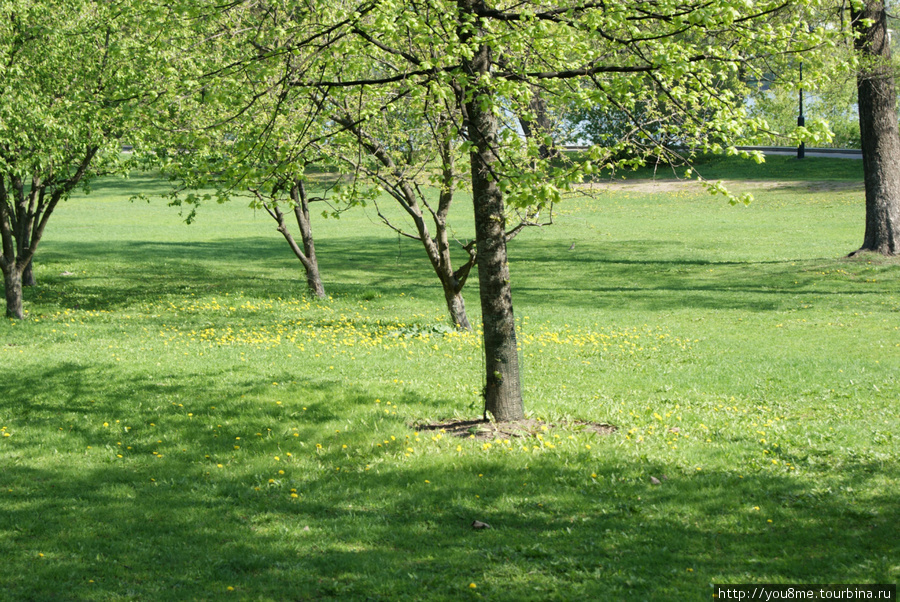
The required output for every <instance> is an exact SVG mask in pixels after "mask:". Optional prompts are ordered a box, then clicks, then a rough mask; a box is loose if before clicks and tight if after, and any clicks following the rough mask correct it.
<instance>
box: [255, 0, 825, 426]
mask: <svg viewBox="0 0 900 602" xmlns="http://www.w3.org/2000/svg"><path fill="white" fill-rule="evenodd" d="M818 2H819V0H804V1H803V2H800V1H799V0H797V1H796V3H795V2H793V1H792V0H761V1H758V2H753V3H750V2H746V1H745V0H696V1H694V0H651V1H650V2H645V1H643V0H642V1H640V2H631V1H626V2H624V3H619V4H616V5H608V4H606V3H598V2H592V1H586V2H579V1H575V2H563V1H555V0H554V1H553V2H532V1H530V0H526V1H524V2H515V3H512V2H502V1H501V2H497V3H494V4H488V3H487V2H485V0H417V1H415V2H410V1H408V0H381V1H379V2H371V1H368V0H364V1H355V2H354V1H352V0H347V1H345V2H341V3H338V4H337V5H335V4H332V3H328V4H325V3H319V4H317V3H313V2H310V1H309V0H306V1H304V2H291V1H288V0H281V1H278V2H276V1H275V0H272V1H271V2H264V1H263V0H254V1H253V2H252V3H251V2H248V3H247V4H248V5H252V6H253V7H254V8H255V9H256V10H264V11H269V12H268V13H267V14H269V13H272V14H274V12H279V14H281V15H284V16H286V21H283V22H282V23H281V24H280V25H279V31H284V32H300V31H302V35H301V34H299V33H295V34H293V35H291V36H289V37H287V38H285V39H284V40H283V41H282V43H281V45H279V46H278V47H266V48H264V47H262V46H260V52H259V54H258V55H257V56H256V57H254V59H253V60H255V61H267V60H279V57H281V56H282V55H285V54H295V53H300V54H304V56H307V57H309V63H308V65H307V66H306V68H304V69H303V70H298V71H295V72H294V73H291V74H288V75H286V76H285V77H286V79H285V81H286V82H287V83H288V85H289V86H292V87H295V88H297V89H298V90H316V91H317V92H316V93H317V94H321V95H325V96H326V97H329V98H335V97H337V98H338V99H339V100H338V102H339V103H340V98H348V99H354V100H353V102H350V103H348V106H352V107H355V108H354V110H353V111H352V112H351V114H350V115H349V118H348V121H347V122H345V123H343V124H342V125H341V124H340V123H339V122H337V120H335V121H336V122H337V123H338V125H340V126H341V128H343V130H344V131H347V130H350V129H352V126H351V124H365V123H366V122H367V121H368V120H369V119H370V118H371V117H372V115H374V114H375V113H377V112H379V111H381V110H383V108H384V106H385V103H387V102H391V103H392V102H398V103H402V102H407V101H409V102H413V101H414V105H413V106H430V107H441V106H444V107H446V108H447V110H446V111H445V118H446V119H447V120H450V121H452V122H453V123H452V127H451V128H450V131H452V132H453V135H454V136H455V137H458V138H459V139H460V140H462V144H461V147H460V149H461V150H462V152H464V153H466V154H467V155H468V166H469V169H468V171H469V175H470V178H471V187H472V193H473V197H474V199H473V206H474V215H475V234H476V241H475V252H476V253H477V269H478V276H479V284H480V300H481V309H482V324H483V329H484V357H485V367H486V374H485V389H484V395H485V413H486V414H488V413H489V414H491V415H493V417H494V418H495V419H497V420H501V421H502V420H516V419H519V418H521V417H523V416H524V404H523V399H522V393H521V385H520V378H519V364H518V353H517V341H516V330H515V321H514V315H513V304H512V287H511V278H510V271H509V263H508V257H507V250H506V240H507V227H506V220H507V216H508V211H507V207H508V206H512V207H526V206H536V207H544V206H547V205H548V204H549V203H551V202H554V201H556V200H558V199H559V198H560V195H561V193H562V192H563V191H565V190H567V189H569V188H570V187H571V185H572V184H573V183H577V182H578V181H580V179H581V178H582V177H583V176H584V175H585V174H590V173H592V172H593V171H594V170H595V169H596V168H597V167H600V166H615V165H617V158H616V157H617V153H619V151H621V150H622V149H624V148H625V147H626V145H627V141H620V142H619V143H618V144H614V145H612V146H610V147H608V148H600V147H594V148H593V149H592V151H591V152H590V160H589V161H586V162H584V163H581V164H577V165H575V164H566V163H565V162H564V161H562V160H561V158H559V157H557V156H555V154H554V153H552V152H550V149H549V145H548V144H547V142H548V140H547V138H546V136H537V137H534V136H533V137H531V138H528V139H526V138H525V137H524V136H522V135H521V133H520V132H521V130H520V129H519V127H517V125H516V122H517V117H521V118H522V122H523V123H522V124H521V125H522V126H525V125H526V124H538V126H539V127H536V128H533V129H534V130H537V131H541V130H543V129H544V127H543V126H542V125H541V123H542V121H545V120H544V117H543V116H542V114H544V115H545V114H546V112H545V110H544V109H543V108H542V103H547V104H550V105H553V106H560V107H562V106H575V107H585V106H590V105H600V106H602V107H607V108H609V109H610V110H612V109H615V110H617V111H621V112H623V113H625V114H628V115H632V116H637V115H638V114H639V113H640V111H639V110H638V109H639V108H640V107H647V106H651V105H652V104H653V103H654V102H656V101H657V100H659V99H664V100H665V105H666V107H667V111H666V112H665V114H664V115H662V116H660V117H656V116H655V117H654V118H655V119H657V120H658V121H659V123H654V124H653V127H654V129H653V130H652V131H656V132H665V133H666V136H667V137H668V138H669V139H677V140H678V141H679V142H680V143H681V144H682V145H683V146H685V147H687V148H697V149H700V150H721V149H723V148H729V147H730V146H731V144H732V142H733V140H735V139H736V138H738V137H740V136H741V135H742V134H744V133H745V131H746V130H747V129H748V128H752V127H753V126H754V125H755V123H754V122H753V121H752V120H748V119H747V118H746V113H745V111H744V110H743V108H742V107H741V106H740V102H738V101H739V99H738V98H736V97H735V95H734V94H732V93H729V92H728V91H727V90H726V91H724V92H723V91H722V90H721V87H720V86H718V85H717V82H718V81H720V79H721V78H722V76H723V73H726V72H729V71H730V72H736V71H737V70H738V69H739V67H740V66H741V65H744V64H747V62H748V61H750V60H751V59H753V58H754V57H759V56H767V55H773V54H777V53H782V52H787V51H791V50H797V49H798V47H799V46H798V44H802V43H804V41H805V40H808V39H812V40H813V42H815V41H816V40H818V39H821V38H822V37H823V36H824V35H825V34H824V32H823V30H821V29H818V30H816V31H813V32H809V31H808V30H807V29H806V28H805V27H802V28H799V29H798V28H797V27H796V26H795V24H793V23H791V22H790V21H791V20H790V19H782V20H779V19H775V18H773V17H775V16H777V15H779V14H786V13H788V12H789V11H790V10H792V9H794V8H796V6H798V5H799V6H802V7H803V8H807V7H809V6H811V5H816V4H818ZM263 7H265V8H263ZM360 65H363V66H364V68H360ZM386 88H389V89H391V90H394V92H392V93H391V94H390V95H389V96H390V98H389V99H386V98H385V96H388V95H382V94H380V91H383V90H385V89H386ZM348 91H349V92H348ZM538 96H539V97H540V98H539V99H538V98H536V97H538ZM370 99H372V102H368V101H369V100H370ZM538 101H540V102H538ZM415 103H418V104H415ZM701 109H702V110H701ZM640 121H641V120H640V119H638V120H637V122H636V125H637V127H639V128H643V131H645V132H651V130H650V129H649V128H647V127H646V126H645V124H642V123H640ZM646 139H647V141H648V142H647V143H646V144H645V146H644V147H643V148H642V150H641V152H643V153H657V152H667V149H666V147H665V146H664V145H663V144H661V143H657V141H656V138H655V136H654V135H652V134H651V135H649V136H647V137H646ZM542 147H543V148H542ZM382 166H384V163H383V162H382Z"/></svg>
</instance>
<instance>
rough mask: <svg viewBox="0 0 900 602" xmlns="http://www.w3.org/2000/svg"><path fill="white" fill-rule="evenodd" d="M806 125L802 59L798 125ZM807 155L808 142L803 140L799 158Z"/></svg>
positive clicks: (801, 65) (801, 62)
mask: <svg viewBox="0 0 900 602" xmlns="http://www.w3.org/2000/svg"><path fill="white" fill-rule="evenodd" d="M805 125H806V119H804V118H803V61H800V116H799V117H797V127H803V126H805ZM805 156H806V144H805V143H804V142H803V141H802V140H801V141H800V146H798V147H797V158H798V159H802V158H804V157H805Z"/></svg>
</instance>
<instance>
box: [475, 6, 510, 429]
mask: <svg viewBox="0 0 900 602" xmlns="http://www.w3.org/2000/svg"><path fill="white" fill-rule="evenodd" d="M471 1H472V0H462V1H461V4H462V5H463V6H464V7H465V8H467V9H468V10H469V11H471V10H472V8H471V6H466V5H467V3H468V2H471ZM465 66H466V67H467V68H468V69H467V70H469V71H470V73H469V76H470V77H471V78H472V79H473V80H474V79H476V78H477V77H478V76H479V75H487V74H488V73H489V72H490V68H491V49H490V47H488V46H484V45H482V46H481V47H479V48H478V50H477V51H476V52H475V55H474V56H473V57H472V59H471V60H469V61H466V62H465ZM473 92H474V93H473V94H471V96H470V97H469V98H468V99H467V101H466V103H465V108H466V116H467V117H468V135H469V140H470V141H471V142H472V143H473V146H472V150H471V152H470V155H469V158H470V161H471V164H472V196H473V204H474V206H475V241H476V249H477V252H478V283H479V286H480V297H481V320H482V324H483V328H484V363H485V369H486V371H487V374H486V377H485V388H484V409H485V414H487V413H490V414H491V415H492V416H493V417H494V419H495V420H499V421H507V420H520V419H522V418H524V417H525V404H524V402H523V400H522V390H521V384H520V375H519V356H518V349H517V345H516V325H515V320H514V319H513V305H512V291H511V289H510V284H509V264H508V262H507V256H506V229H505V226H506V224H505V221H506V220H505V218H504V207H503V193H502V192H501V191H500V188H499V187H498V186H497V182H496V179H497V178H496V174H495V173H494V170H493V167H494V165H495V163H496V155H495V149H496V148H497V145H498V144H499V140H498V139H497V118H496V116H495V115H494V114H493V112H492V108H491V106H486V107H485V106H483V105H482V96H483V95H486V94H490V93H491V92H490V91H489V90H487V89H485V88H482V87H480V86H479V87H478V88H476V89H475V90H474V91H473Z"/></svg>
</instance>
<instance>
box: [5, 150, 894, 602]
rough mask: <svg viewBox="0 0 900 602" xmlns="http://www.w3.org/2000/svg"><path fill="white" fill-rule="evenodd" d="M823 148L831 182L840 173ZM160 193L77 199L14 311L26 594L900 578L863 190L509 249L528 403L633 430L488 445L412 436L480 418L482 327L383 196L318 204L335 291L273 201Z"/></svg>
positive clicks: (640, 198) (880, 264)
mask: <svg viewBox="0 0 900 602" xmlns="http://www.w3.org/2000/svg"><path fill="white" fill-rule="evenodd" d="M819 161H820V162H816V163H814V162H812V161H810V163H809V164H808V165H810V167H809V168H808V171H809V172H811V173H807V176H808V177H811V176H812V175H814V174H815V173H825V172H826V171H827V172H829V173H830V172H831V171H832V168H831V167H828V166H829V165H838V164H837V163H832V162H829V161H825V162H824V163H822V162H821V161H824V160H819ZM726 167H727V166H726ZM837 169H844V167H839V168H837ZM729 171H732V172H733V171H734V170H729ZM764 177H766V173H761V174H760V175H759V176H748V177H747V179H757V178H764ZM791 179H797V180H803V179H808V178H804V177H797V178H793V177H792V178H791ZM153 186H154V182H153V181H152V180H149V179H141V178H137V179H135V180H133V181H129V182H108V183H106V184H104V185H102V186H99V187H98V188H97V190H96V191H95V194H93V195H92V196H91V197H90V198H89V199H75V200H73V201H71V202H70V203H68V204H67V205H66V206H65V207H63V208H62V210H61V211H60V213H59V215H58V216H56V217H55V218H54V221H53V223H51V226H50V231H49V232H48V238H47V241H46V244H45V246H43V247H42V249H41V251H40V254H39V259H40V263H39V265H38V272H37V275H38V278H39V280H40V286H39V287H38V288H37V289H35V290H33V291H29V293H28V294H27V297H26V307H27V309H28V310H29V311H30V312H31V316H32V319H30V320H28V321H25V322H23V323H12V322H4V323H3V324H2V325H0V362H2V363H3V365H4V366H6V368H7V369H6V373H5V376H4V378H3V379H2V381H0V428H2V430H3V434H4V435H9V436H4V437H2V438H0V463H2V466H3V467H4V471H3V474H2V476H0V559H2V562H0V583H3V584H5V585H4V587H5V590H4V595H7V596H9V598H10V599H60V598H63V599H83V600H103V599H116V600H120V599H209V600H218V599H223V598H224V597H225V596H229V597H232V598H234V599H253V600H256V599H273V600H283V599H322V598H331V597H341V598H345V599H385V600H386V599H460V598H465V597H473V598H477V597H483V598H486V599H492V600H528V599H534V600H546V599H623V600H633V599H659V600H672V599H698V598H700V597H704V596H708V595H709V584H710V583H741V582H793V583H799V582H812V583H816V582H818V583H823V582H842V583H865V582H868V583H872V582H881V583H884V582H896V581H897V580H898V576H900V565H898V562H897V558H898V557H900V554H898V547H897V541H898V525H900V515H898V506H897V504H896V497H897V482H898V477H900V470H898V448H900V427H898V424H900V421H898V417H900V416H898V406H897V400H898V397H900V383H898V381H897V375H898V368H900V353H898V349H900V330H898V319H897V316H898V312H900V295H898V282H900V271H898V270H900V268H898V266H897V265H896V263H892V262H887V261H883V260H874V259H863V260H847V259H842V258H841V257H842V255H844V254H846V253H847V252H848V251H850V250H853V249H854V248H855V245H856V244H858V242H859V240H861V237H862V232H861V228H862V219H863V215H862V193H861V190H860V189H850V190H843V191H840V190H839V191H824V192H823V191H810V190H809V189H808V188H807V187H805V186H798V187H788V188H785V189H781V190H777V191H771V192H766V193H759V194H758V195H757V202H755V203H754V204H752V205H751V206H750V207H730V206H728V205H726V204H725V203H724V202H723V201H721V199H715V198H709V197H707V196H704V195H703V194H694V193H689V192H669V193H649V194H648V193H637V192H627V191H610V192H604V193H602V194H600V195H599V196H598V197H597V198H596V199H594V200H577V201H571V202H569V203H567V204H566V205H565V206H563V207H562V208H561V211H560V215H558V216H557V225H555V226H553V227H552V228H546V229H542V230H538V231H532V232H527V233H525V234H523V235H522V236H521V237H519V238H518V239H516V241H515V243H514V245H513V249H512V259H511V269H512V278H513V285H514V295H515V303H516V310H517V315H518V316H519V320H520V338H521V340H522V355H523V361H524V365H525V370H526V372H525V377H524V378H525V388H526V395H527V407H528V410H529V411H530V412H531V413H532V414H533V415H534V416H536V417H541V418H544V419H548V420H554V419H559V418H562V417H571V418H577V419H586V420H595V421H602V422H611V423H614V424H616V425H618V426H619V427H620V430H619V431H618V433H617V434H615V435H613V436H609V437H605V438H600V437H597V436H594V435H589V434H585V433H581V432H578V431H569V430H561V429H552V428H551V429H548V430H547V431H545V432H542V433H541V438H533V439H530V440H521V441H520V440H512V441H509V442H505V441H494V442H491V443H490V444H484V443H481V442H477V441H474V440H463V441H459V440H450V438H449V437H446V436H441V435H440V434H439V433H438V434H434V433H429V434H421V435H417V434H415V433H414V432H413V431H411V430H410V429H408V428H407V424H408V423H410V422H412V421H417V420H429V419H440V418H447V417H452V416H465V417H471V416H473V415H475V414H476V413H477V410H476V409H475V408H477V404H478V389H479V388H480V386H481V376H480V371H481V360H480V347H479V343H478V339H477V337H476V336H470V335H442V334H440V333H439V332H437V331H439V330H440V328H439V325H440V324H442V322H443V321H444V317H443V311H442V305H441V295H440V291H439V287H438V286H436V280H434V278H433V277H432V276H431V275H430V274H429V271H428V266H427V265H426V262H425V260H424V257H423V256H422V254H421V252H420V251H419V250H418V249H417V248H416V247H415V246H414V245H413V244H412V243H408V242H407V241H403V240H401V241H398V240H397V238H396V237H395V236H392V235H391V234H390V233H389V232H388V231H387V230H386V229H384V228H382V227H380V226H378V225H377V224H374V223H373V221H372V218H371V213H369V214H366V213H364V212H359V213H357V214H351V215H347V216H345V217H344V218H342V219H341V220H340V221H334V220H326V221H322V220H319V221H318V222H317V223H316V224H315V228H316V232H317V234H318V237H319V238H318V241H319V242H318V249H319V252H320V253H321V259H322V268H323V274H324V277H325V279H326V287H328V288H329V292H330V293H331V294H332V298H330V299H329V300H327V301H325V302H321V303H318V302H309V301H307V300H306V299H304V298H303V297H302V295H300V294H298V293H299V291H300V290H301V286H302V281H301V278H300V273H299V265H298V264H297V262H296V261H295V260H292V259H291V257H290V256H289V253H288V251H287V249H286V247H285V246H284V244H283V242H282V241H280V240H279V238H278V236H277V233H275V232H274V231H273V229H272V224H271V223H270V222H269V220H268V217H267V216H265V215H264V214H255V215H254V214H253V213H252V212H250V211H249V210H247V209H245V208H243V207H241V206H238V205H237V204H236V205H232V206H218V207H210V208H208V210H205V211H204V212H203V213H202V214H201V217H200V219H199V221H198V222H197V223H196V224H194V225H192V226H189V227H188V226H184V225H181V224H179V221H178V217H177V215H175V214H174V213H173V212H172V210H170V209H167V208H165V207H162V206H160V204H153V205H130V204H129V203H128V202H127V201H126V200H125V198H126V197H127V196H128V195H129V194H131V193H132V192H133V191H135V190H136V189H138V188H140V189H147V190H150V191H151V192H152V189H153ZM460 210H461V211H460V213H461V214H462V216H463V217H462V219H460V221H459V225H458V227H459V231H460V235H461V236H462V235H464V234H465V233H466V232H467V231H468V228H469V221H468V219H467V218H468V215H467V213H468V212H467V211H466V210H464V209H463V208H462V207H460ZM573 242H574V243H575V247H574V249H571V250H570V249H569V248H570V246H571V244H572V243H573ZM63 272H71V273H72V275H68V276H62V275H61V274H62V273H63ZM474 285H475V283H474V282H473V283H472V284H471V285H470V286H474ZM467 298H468V299H469V308H470V312H471V313H472V315H473V317H477V315H478V309H477V295H476V294H475V291H474V289H473V288H470V289H469V290H468V293H467ZM663 475H665V476H666V477H668V479H667V480H663V481H662V484H660V485H653V484H651V482H650V477H651V476H655V477H658V478H660V479H662V476H663ZM473 519H479V520H482V521H486V522H488V523H490V524H491V525H493V527H494V528H493V529H491V530H488V531H473V530H471V529H470V528H469V527H468V525H469V523H471V521H472V520H473ZM470 584H475V585H476V587H475V588H472V587H470ZM229 588H232V589H229Z"/></svg>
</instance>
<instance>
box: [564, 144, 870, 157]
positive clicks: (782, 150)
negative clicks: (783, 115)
mask: <svg viewBox="0 0 900 602" xmlns="http://www.w3.org/2000/svg"><path fill="white" fill-rule="evenodd" d="M561 148H562V149H563V150H566V151H573V152H574V151H586V150H588V149H590V148H591V147H590V146H587V145H581V144H564V145H562V147H561ZM735 148H737V149H738V150H742V151H760V152H762V153H763V154H765V153H768V154H772V155H794V154H796V153H797V147H796V146H737V147H735ZM805 152H806V154H807V155H819V156H822V155H837V156H840V157H845V158H857V159H862V151H861V150H859V149H858V148H806V149H805Z"/></svg>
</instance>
